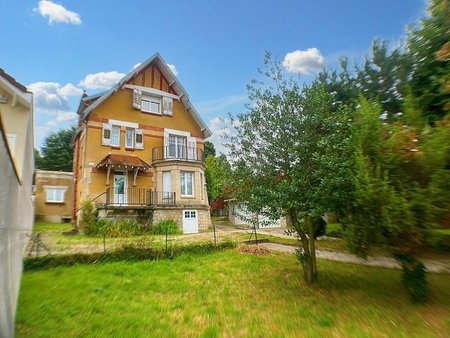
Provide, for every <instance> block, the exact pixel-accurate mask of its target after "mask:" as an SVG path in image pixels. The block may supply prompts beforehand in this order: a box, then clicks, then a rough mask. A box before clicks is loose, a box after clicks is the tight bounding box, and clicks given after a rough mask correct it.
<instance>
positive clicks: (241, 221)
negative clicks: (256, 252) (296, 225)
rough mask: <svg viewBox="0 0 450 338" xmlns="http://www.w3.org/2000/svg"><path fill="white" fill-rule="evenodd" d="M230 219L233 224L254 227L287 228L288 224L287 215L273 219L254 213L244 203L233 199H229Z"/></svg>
mask: <svg viewBox="0 0 450 338" xmlns="http://www.w3.org/2000/svg"><path fill="white" fill-rule="evenodd" d="M228 220H229V222H230V224H231V225H234V226H240V227H245V228H252V227H253V226H254V225H256V228H259V229H263V228H286V227H287V226H288V224H287V220H286V217H280V218H278V219H276V220H273V219H270V218H269V217H267V216H265V215H262V214H259V215H258V214H257V213H252V212H250V211H248V210H247V209H246V208H245V205H244V204H243V203H237V202H236V201H233V200H229V201H228Z"/></svg>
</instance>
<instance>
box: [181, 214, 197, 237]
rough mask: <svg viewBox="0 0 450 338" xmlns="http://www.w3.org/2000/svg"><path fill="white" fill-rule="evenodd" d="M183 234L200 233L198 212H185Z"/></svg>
mask: <svg viewBox="0 0 450 338" xmlns="http://www.w3.org/2000/svg"><path fill="white" fill-rule="evenodd" d="M183 233H185V234H196V233H198V213H197V210H183Z"/></svg>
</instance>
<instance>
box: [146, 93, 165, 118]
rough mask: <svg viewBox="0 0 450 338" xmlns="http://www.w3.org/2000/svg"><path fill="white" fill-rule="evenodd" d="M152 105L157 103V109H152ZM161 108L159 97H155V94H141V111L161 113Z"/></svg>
mask: <svg viewBox="0 0 450 338" xmlns="http://www.w3.org/2000/svg"><path fill="white" fill-rule="evenodd" d="M144 102H145V103H144ZM147 104H148V105H147ZM152 105H158V110H157V111H156V109H155V110H152ZM153 108H154V106H153ZM161 108H162V107H161V98H159V97H156V96H149V95H142V100H141V112H143V113H149V114H155V115H161V113H162V112H161V110H162V109H161Z"/></svg>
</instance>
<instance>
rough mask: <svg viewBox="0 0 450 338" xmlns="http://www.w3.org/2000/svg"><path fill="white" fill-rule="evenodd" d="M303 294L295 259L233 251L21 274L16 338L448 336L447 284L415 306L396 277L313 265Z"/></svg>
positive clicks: (433, 278) (442, 280) (439, 281)
mask: <svg viewBox="0 0 450 338" xmlns="http://www.w3.org/2000/svg"><path fill="white" fill-rule="evenodd" d="M318 263H319V283H318V285H317V286H314V287H308V286H307V285H305V284H304V282H303V281H302V279H301V274H300V271H299V265H298V263H297V261H296V258H295V257H294V256H293V255H281V254H270V255H264V256H254V255H246V254H240V253H238V252H237V251H235V250H225V251H221V252H215V253H213V254H210V255H194V254H191V253H184V254H180V255H179V256H178V257H176V258H175V259H173V260H156V261H155V260H154V261H149V260H145V261H139V262H123V261H120V262H110V263H104V264H95V265H75V266H70V267H59V268H55V269H51V270H44V271H27V272H25V273H24V274H23V277H22V288H21V291H20V299H19V306H18V313H17V325H16V327H17V337H29V336H33V337H67V336H69V337H87V336H89V337H92V336H95V337H111V336H114V337H122V336H123V337H149V336H157V337H159V336H161V337H177V336H182V337H194V336H195V337H198V336H202V335H203V336H205V337H214V336H228V337H248V336H250V337H289V336H291V337H299V336H302V337H331V336H337V337H347V336H353V337H371V336H372V337H373V336H377V337H378V336H395V337H433V336H447V335H448V334H449V333H450V289H449V288H448V285H449V281H450V278H449V275H435V274H430V276H429V282H430V284H429V285H430V290H431V297H430V302H429V304H427V305H423V306H415V305H412V304H411V302H410V301H409V299H408V296H407V294H406V293H405V291H404V289H403V287H402V285H401V283H400V272H399V271H396V270H388V269H381V268H373V267H365V266H356V265H351V264H342V263H336V262H327V261H322V260H319V262H318Z"/></svg>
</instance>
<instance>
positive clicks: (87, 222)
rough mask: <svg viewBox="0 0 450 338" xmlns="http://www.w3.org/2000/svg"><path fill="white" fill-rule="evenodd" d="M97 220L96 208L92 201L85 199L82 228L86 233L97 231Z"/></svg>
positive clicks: (82, 206) (81, 217)
mask: <svg viewBox="0 0 450 338" xmlns="http://www.w3.org/2000/svg"><path fill="white" fill-rule="evenodd" d="M96 220H97V215H96V210H95V208H94V204H92V202H91V201H84V202H83V203H82V204H81V215H80V223H79V225H80V228H81V229H82V230H83V231H84V233H85V234H86V235H90V234H92V233H95V223H96Z"/></svg>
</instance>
